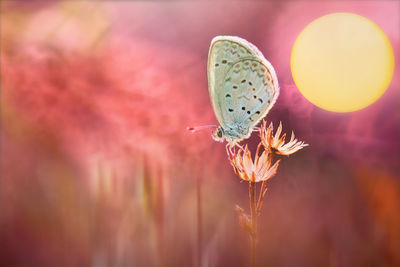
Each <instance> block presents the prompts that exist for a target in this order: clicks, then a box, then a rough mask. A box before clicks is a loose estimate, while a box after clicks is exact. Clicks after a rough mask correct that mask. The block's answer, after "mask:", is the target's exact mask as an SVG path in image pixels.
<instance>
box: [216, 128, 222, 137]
mask: <svg viewBox="0 0 400 267" xmlns="http://www.w3.org/2000/svg"><path fill="white" fill-rule="evenodd" d="M217 136H218V137H219V138H221V137H222V131H221V129H218V132H217Z"/></svg>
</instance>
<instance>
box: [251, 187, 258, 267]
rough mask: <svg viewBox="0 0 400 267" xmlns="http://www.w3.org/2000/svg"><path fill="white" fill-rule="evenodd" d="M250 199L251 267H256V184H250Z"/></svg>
mask: <svg viewBox="0 0 400 267" xmlns="http://www.w3.org/2000/svg"><path fill="white" fill-rule="evenodd" d="M249 197H250V211H251V234H250V239H251V266H252V267H255V266H256V251H257V206H256V204H257V203H256V201H257V200H256V183H255V182H249Z"/></svg>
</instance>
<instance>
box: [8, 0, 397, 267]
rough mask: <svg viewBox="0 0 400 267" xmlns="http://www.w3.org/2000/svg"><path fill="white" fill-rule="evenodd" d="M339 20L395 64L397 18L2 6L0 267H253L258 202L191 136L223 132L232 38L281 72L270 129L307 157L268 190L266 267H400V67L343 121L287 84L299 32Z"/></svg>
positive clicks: (371, 12)
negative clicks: (375, 40)
mask: <svg viewBox="0 0 400 267" xmlns="http://www.w3.org/2000/svg"><path fill="white" fill-rule="evenodd" d="M332 12H354V13H357V14H360V15H363V16H365V17H367V18H369V19H371V20H372V21H374V22H375V23H377V24H378V25H379V26H380V27H381V28H382V30H383V31H384V32H385V33H386V34H387V36H388V37H389V39H390V41H391V43H392V46H393V49H394V52H395V58H396V62H397V61H398V57H399V32H400V29H399V25H400V24H399V21H400V14H399V12H400V7H399V2H397V1H381V0H379V1H295V0H293V1H264V2H262V1H254V2H250V1H248V2H243V1H230V2H227V1H215V2H213V1H190V2H185V1H165V2H163V1H132V2H129V1H47V2H46V1H2V2H1V16H0V26H1V30H0V35H1V43H0V45H1V51H0V60H1V124H2V125H1V180H0V185H1V187H0V193H1V194H0V205H1V206H0V208H1V209H0V216H1V217H0V262H1V264H0V265H1V266H95V267H98V266H101V267H102V266H245V265H247V264H248V262H249V240H248V236H247V234H245V233H243V232H242V231H241V229H240V226H239V224H238V220H237V214H236V211H235V204H239V205H241V206H242V207H245V208H246V209H247V206H248V191H247V190H248V188H247V184H246V183H241V182H240V181H239V179H238V178H237V177H235V175H234V173H233V171H232V169H231V167H230V165H229V163H228V161H227V159H226V154H225V145H224V144H220V143H215V142H214V141H213V140H212V139H211V137H210V132H209V131H203V132H199V133H197V134H191V133H189V132H187V131H186V127H187V126H193V125H204V124H211V123H216V119H215V117H214V114H213V111H212V108H211V103H210V100H209V96H208V89H207V74H206V62H207V53H208V47H209V44H210V41H211V39H212V38H213V37H214V36H216V35H237V36H240V37H243V38H245V39H247V40H249V41H250V42H252V43H254V44H255V45H256V46H257V47H258V48H259V49H260V50H261V51H262V52H263V53H264V55H265V57H266V58H267V59H268V60H269V61H270V62H271V63H272V64H273V65H274V67H275V69H276V71H277V75H278V79H279V81H280V84H281V95H280V97H279V98H278V101H277V103H276V104H275V106H274V108H273V109H272V111H271V112H270V114H269V115H268V116H267V120H268V121H273V122H274V123H277V122H279V121H282V123H283V125H284V130H285V131H287V132H289V131H290V130H294V132H295V133H296V136H297V137H298V138H299V139H300V140H303V141H305V142H306V143H309V144H310V146H309V147H307V148H305V149H303V150H302V151H300V152H298V153H296V154H295V155H293V156H291V157H289V158H285V159H284V161H283V162H282V163H281V166H280V167H279V170H278V174H277V175H276V177H274V178H273V179H272V180H270V182H269V184H268V187H269V191H268V193H267V196H266V198H265V200H264V205H263V210H262V215H261V217H260V219H259V243H258V244H259V248H258V259H257V260H258V263H259V265H260V266H307V267H309V266H400V212H399V211H400V177H399V173H400V127H399V124H400V123H399V121H400V112H399V101H400V91H399V77H400V75H399V68H398V64H396V67H395V74H394V76H393V80H392V83H391V85H390V87H389V88H388V90H387V91H386V93H385V94H384V95H383V96H382V97H381V98H380V99H379V100H378V101H377V102H376V103H374V104H373V105H371V106H369V107H367V108H366V109H363V110H361V111H357V112H354V113H343V114H339V113H332V112H328V111H324V110H321V109H319V108H317V107H314V106H313V105H312V104H311V103H309V102H308V101H307V100H306V99H305V98H304V97H303V96H302V95H301V94H300V93H299V91H298V90H297V88H296V86H295V85H294V82H293V80H292V76H291V73H290V52H291V48H292V45H293V42H294V40H295V39H296V37H297V35H298V34H299V32H300V31H301V30H302V29H303V28H304V27H305V26H306V25H307V24H308V23H309V22H311V21H312V20H313V19H315V18H318V17H320V16H323V15H325V14H328V13H332ZM254 140H256V141H257V136H256V135H253V137H252V138H251V139H250V141H249V142H250V143H252V142H253V143H254Z"/></svg>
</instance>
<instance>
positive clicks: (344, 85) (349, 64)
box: [290, 13, 394, 112]
mask: <svg viewBox="0 0 400 267" xmlns="http://www.w3.org/2000/svg"><path fill="white" fill-rule="evenodd" d="M290 65H291V70H292V75H293V79H294V82H295V83H296V85H297V87H298V88H299V90H300V92H301V93H302V94H303V95H304V97H305V98H307V99H308V100H309V101H310V102H311V103H313V104H314V105H316V106H318V107H320V108H323V109H326V110H329V111H335V112H350V111H356V110H360V109H362V108H365V107H367V106H369V105H371V104H372V103H374V102H375V101H376V100H378V98H379V97H380V96H381V95H382V94H383V93H384V92H385V90H386V89H387V87H388V86H389V84H390V81H391V79H392V76H393V69H394V55H393V49H392V46H391V44H390V41H389V39H388V38H387V36H386V34H385V33H384V32H383V31H382V30H381V29H380V28H379V26H378V25H376V24H375V23H374V22H372V21H371V20H369V19H367V18H365V17H362V16H359V15H356V14H352V13H333V14H329V15H326V16H323V17H320V18H318V19H316V20H314V21H312V22H311V23H310V24H308V25H307V26H306V27H305V28H304V29H303V31H302V32H301V33H300V34H299V36H298V37H297V39H296V41H295V43H294V45H293V49H292V55H291V60H290Z"/></svg>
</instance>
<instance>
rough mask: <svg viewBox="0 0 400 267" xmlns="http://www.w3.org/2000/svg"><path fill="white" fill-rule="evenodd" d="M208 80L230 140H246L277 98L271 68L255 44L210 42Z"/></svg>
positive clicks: (220, 39)
mask: <svg viewBox="0 0 400 267" xmlns="http://www.w3.org/2000/svg"><path fill="white" fill-rule="evenodd" d="M208 81H209V92H210V97H211V101H212V104H213V108H214V111H215V114H216V116H217V120H218V121H219V123H220V125H221V126H222V128H224V130H225V134H226V135H227V139H229V140H231V141H232V140H236V141H238V140H240V139H243V138H246V137H248V136H249V135H250V133H251V131H252V129H253V127H254V126H255V125H256V124H257V123H258V122H259V121H260V120H261V119H262V118H263V117H264V116H265V115H266V114H267V113H268V111H269V110H270V109H271V107H272V106H273V104H274V103H275V101H276V99H277V97H278V95H279V86H278V80H277V77H276V74H275V71H274V69H273V67H272V65H271V64H270V63H269V62H268V61H267V60H266V59H265V58H264V56H263V55H262V54H261V52H260V51H259V50H258V49H257V48H256V47H255V46H254V45H252V44H250V43H249V42H247V41H246V40H244V39H241V38H238V37H229V36H220V37H216V38H214V39H213V41H212V42H211V47H210V51H209V57H208Z"/></svg>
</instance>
